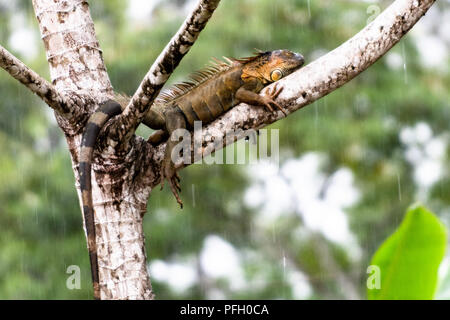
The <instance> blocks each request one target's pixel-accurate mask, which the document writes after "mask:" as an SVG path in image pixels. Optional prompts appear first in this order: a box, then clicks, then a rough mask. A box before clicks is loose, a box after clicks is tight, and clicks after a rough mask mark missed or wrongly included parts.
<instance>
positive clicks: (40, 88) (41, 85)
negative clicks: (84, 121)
mask: <svg viewBox="0 0 450 320" xmlns="http://www.w3.org/2000/svg"><path fill="white" fill-rule="evenodd" d="M0 67H2V68H3V69H5V71H6V72H8V73H9V74H10V75H11V76H12V77H13V78H14V79H16V80H18V81H19V82H20V83H22V84H23V85H24V86H25V87H27V88H28V89H30V90H31V92H33V93H35V94H36V95H37V96H38V97H40V98H41V99H42V100H43V101H44V102H45V103H46V104H47V105H49V106H50V107H51V108H53V109H54V110H55V111H56V112H57V113H58V114H59V115H61V116H63V117H64V118H66V119H69V118H71V117H72V112H71V108H70V105H71V104H69V101H68V100H67V97H65V96H63V95H61V94H60V93H59V92H58V91H57V90H56V88H55V87H54V86H53V85H52V84H51V83H49V82H48V81H47V80H45V79H44V78H42V77H41V76H40V75H38V74H37V73H36V72H34V71H33V70H31V69H30V68H28V67H27V66H26V65H25V64H24V63H23V62H22V61H20V60H19V59H17V58H16V57H15V56H14V55H12V54H11V53H10V52H9V51H8V50H6V49H5V48H3V47H2V46H0Z"/></svg>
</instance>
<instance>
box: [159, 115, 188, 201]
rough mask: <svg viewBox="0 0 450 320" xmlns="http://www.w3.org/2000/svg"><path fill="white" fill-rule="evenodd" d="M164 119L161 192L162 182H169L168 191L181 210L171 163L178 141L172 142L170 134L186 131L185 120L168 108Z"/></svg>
mask: <svg viewBox="0 0 450 320" xmlns="http://www.w3.org/2000/svg"><path fill="white" fill-rule="evenodd" d="M165 117H166V130H167V132H168V134H169V139H168V140H167V145H166V151H165V154H164V160H163V162H162V165H161V190H162V189H163V188H164V180H165V179H167V181H169V185H170V189H171V190H172V193H173V195H174V196H175V198H176V199H177V202H178V203H179V204H180V206H181V208H183V202H182V201H181V199H180V196H179V195H178V192H181V186H180V176H179V175H178V173H177V170H176V168H175V164H174V162H173V161H172V150H173V148H174V147H175V146H176V145H177V144H178V141H172V133H173V132H174V131H175V130H177V129H186V119H185V118H184V115H183V114H182V113H181V111H180V110H179V109H178V108H169V110H168V111H167V112H166V113H165Z"/></svg>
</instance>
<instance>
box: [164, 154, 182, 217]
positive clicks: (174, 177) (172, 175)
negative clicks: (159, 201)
mask: <svg viewBox="0 0 450 320" xmlns="http://www.w3.org/2000/svg"><path fill="white" fill-rule="evenodd" d="M166 179H167V181H169V186H170V189H171V190H172V193H173V195H174V196H175V199H176V200H177V202H178V204H179V205H180V207H181V209H183V201H181V198H180V196H179V194H178V192H181V186H180V181H181V179H180V176H179V175H178V172H177V171H176V169H175V166H174V165H173V163H172V162H169V164H168V165H165V164H163V165H162V167H161V190H162V189H163V188H164V182H165V180H166Z"/></svg>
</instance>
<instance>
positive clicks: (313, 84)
mask: <svg viewBox="0 0 450 320" xmlns="http://www.w3.org/2000/svg"><path fill="white" fill-rule="evenodd" d="M434 2H435V0H397V1H395V2H394V3H393V4H392V5H390V6H389V7H388V8H387V9H386V10H385V11H383V12H382V13H381V14H380V15H379V16H378V17H377V18H376V19H375V20H374V21H373V22H372V23H371V24H369V25H367V26H366V27H365V28H364V29H362V30H361V31H360V32H359V33H358V34H356V35H355V36H353V37H352V38H351V39H349V40H348V41H346V42H345V43H343V44H342V45H341V46H339V47H338V48H336V49H334V50H333V51H331V52H329V53H328V54H326V55H324V56H322V57H321V58H319V59H317V60H315V61H314V62H311V63H310V64H309V65H307V66H305V67H304V68H302V69H300V70H298V71H296V72H294V73H292V74H291V75H289V76H287V77H286V78H284V79H282V80H280V81H278V82H277V83H278V85H279V86H280V87H283V88H284V90H283V92H282V93H281V94H280V95H279V97H278V98H277V99H276V100H277V102H278V103H279V104H280V105H281V106H283V107H284V108H285V109H286V111H287V113H288V114H291V113H293V112H295V111H297V110H299V109H301V108H302V107H304V106H306V105H308V104H311V103H312V102H314V101H316V100H318V99H320V98H321V97H323V96H325V95H327V94H328V93H330V92H332V91H334V90H336V89H337V88H339V87H341V86H342V85H344V84H345V83H347V82H349V81H350V80H352V79H353V78H354V77H356V76H357V75H358V74H360V73H361V72H363V71H364V70H366V69H367V68H368V67H369V66H371V65H372V64H374V63H375V62H376V61H377V60H378V59H379V58H381V57H382V56H383V55H384V54H385V53H386V52H387V51H389V49H391V48H392V47H393V46H394V45H395V44H396V43H397V42H399V41H400V39H401V38H402V37H403V36H404V35H405V34H406V33H407V32H408V31H409V30H410V29H411V28H412V27H413V26H414V24H415V23H416V22H417V21H418V20H419V19H420V18H421V17H422V16H423V15H424V14H425V13H426V11H427V10H428V9H429V8H430V7H431V5H432V4H433V3H434ZM271 87H273V85H271V86H268V87H267V88H266V89H265V90H264V92H265V91H266V90H269V89H271ZM282 118H283V114H282V113H281V112H278V114H277V115H273V114H271V113H268V112H267V111H265V110H263V108H258V107H252V106H249V105H246V104H243V103H241V104H239V105H238V106H236V107H234V108H233V109H231V110H230V111H229V112H227V113H226V114H224V115H223V116H222V117H220V118H219V119H217V120H215V121H214V122H212V123H211V124H209V125H208V126H206V128H203V132H202V134H201V138H202V143H197V145H198V146H200V148H197V149H196V150H193V152H194V154H195V155H200V154H201V155H202V156H207V155H209V154H211V153H212V152H213V151H215V150H217V149H218V148H221V147H224V146H226V145H228V144H231V143H233V142H234V141H236V139H240V138H242V137H244V136H245V135H244V134H243V132H242V130H247V129H260V128H262V127H265V126H267V125H269V124H271V123H273V122H275V121H278V120H280V119H282ZM239 131H241V134H237V135H236V136H235V139H226V134H227V132H228V133H229V132H239ZM199 136H200V135H199ZM218 141H219V144H218ZM164 151H165V145H160V146H159V147H158V148H157V150H156V151H155V152H154V153H152V155H151V156H152V157H153V163H161V161H162V159H163V158H164ZM177 166H178V167H183V166H186V165H184V164H181V163H178V164H177ZM155 182H156V183H155V185H156V184H157V183H158V182H159V181H155Z"/></svg>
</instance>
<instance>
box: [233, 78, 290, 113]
mask: <svg viewBox="0 0 450 320" xmlns="http://www.w3.org/2000/svg"><path fill="white" fill-rule="evenodd" d="M282 91H283V87H281V88H278V86H277V84H275V86H274V87H273V89H271V90H269V91H268V92H267V95H265V96H260V95H259V94H257V93H255V92H253V91H251V90H248V89H246V88H245V87H242V88H240V89H239V90H238V91H237V92H236V99H238V100H239V101H240V102H244V103H247V104H250V105H254V106H263V107H266V108H267V109H269V111H271V112H274V109H273V108H272V106H275V107H276V108H277V109H278V110H280V111H281V112H283V114H284V115H286V112H285V111H284V109H283V107H282V106H280V105H279V104H278V103H277V102H276V101H275V100H274V99H276V98H277V97H278V95H279V94H280V93H281V92H282Z"/></svg>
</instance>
